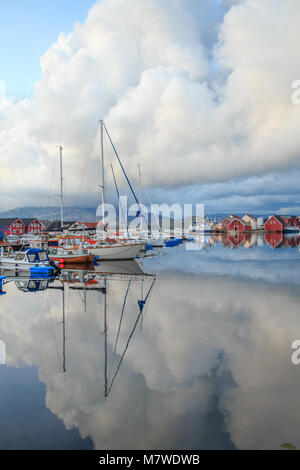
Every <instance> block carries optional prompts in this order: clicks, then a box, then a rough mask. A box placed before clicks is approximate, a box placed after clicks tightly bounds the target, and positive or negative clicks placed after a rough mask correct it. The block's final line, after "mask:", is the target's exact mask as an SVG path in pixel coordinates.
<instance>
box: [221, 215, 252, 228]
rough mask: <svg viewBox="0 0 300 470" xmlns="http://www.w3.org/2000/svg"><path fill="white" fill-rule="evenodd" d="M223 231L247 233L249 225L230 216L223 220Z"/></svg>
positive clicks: (236, 217) (239, 218)
mask: <svg viewBox="0 0 300 470" xmlns="http://www.w3.org/2000/svg"><path fill="white" fill-rule="evenodd" d="M223 230H224V231H226V232H249V231H250V230H251V225H250V223H249V222H246V221H245V220H243V219H241V217H238V216H237V215H230V216H229V217H226V219H224V220H223Z"/></svg>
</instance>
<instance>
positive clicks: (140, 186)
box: [138, 163, 142, 231]
mask: <svg viewBox="0 0 300 470" xmlns="http://www.w3.org/2000/svg"><path fill="white" fill-rule="evenodd" d="M138 169H139V203H140V207H141V204H142V175H141V164H140V163H139V164H138ZM141 230H142V214H141V222H140V231H141Z"/></svg>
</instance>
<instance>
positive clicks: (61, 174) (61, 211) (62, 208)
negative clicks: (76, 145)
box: [58, 145, 64, 231]
mask: <svg viewBox="0 0 300 470" xmlns="http://www.w3.org/2000/svg"><path fill="white" fill-rule="evenodd" d="M58 148H59V162H60V224H61V230H62V231H63V226H64V192H63V181H64V180H63V167H62V151H63V147H62V146H61V145H59V146H58Z"/></svg>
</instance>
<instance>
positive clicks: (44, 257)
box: [39, 251, 48, 261]
mask: <svg viewBox="0 0 300 470" xmlns="http://www.w3.org/2000/svg"><path fill="white" fill-rule="evenodd" d="M47 259H48V256H47V253H46V251H40V252H39V260H40V261H47Z"/></svg>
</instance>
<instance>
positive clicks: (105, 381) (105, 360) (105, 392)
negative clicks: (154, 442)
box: [104, 277, 108, 398]
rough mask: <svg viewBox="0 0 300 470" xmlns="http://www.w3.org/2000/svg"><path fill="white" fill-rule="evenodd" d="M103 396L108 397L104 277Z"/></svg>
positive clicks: (105, 282)
mask: <svg viewBox="0 0 300 470" xmlns="http://www.w3.org/2000/svg"><path fill="white" fill-rule="evenodd" d="M104 289H105V292H104V397H105V398H107V397H108V387H107V279H106V277H105V279H104Z"/></svg>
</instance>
